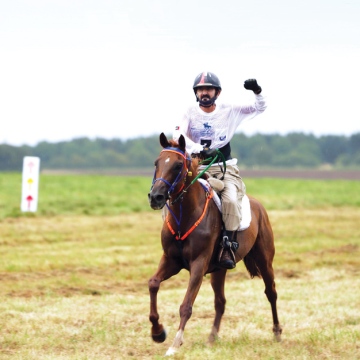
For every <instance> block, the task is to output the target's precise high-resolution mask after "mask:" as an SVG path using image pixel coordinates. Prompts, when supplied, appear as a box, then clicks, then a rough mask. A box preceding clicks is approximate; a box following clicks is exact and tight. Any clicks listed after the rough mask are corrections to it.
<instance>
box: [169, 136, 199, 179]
mask: <svg viewBox="0 0 360 360" xmlns="http://www.w3.org/2000/svg"><path fill="white" fill-rule="evenodd" d="M169 144H170V146H171V147H177V148H178V147H179V143H178V142H177V141H176V140H173V139H171V140H169ZM186 154H187V153H186ZM187 156H188V157H189V158H190V159H191V170H192V171H193V172H194V174H197V172H198V171H197V169H198V166H199V159H198V158H197V157H194V158H192V157H191V156H190V155H189V154H187Z"/></svg>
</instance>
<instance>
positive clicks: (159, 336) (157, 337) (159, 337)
mask: <svg viewBox="0 0 360 360" xmlns="http://www.w3.org/2000/svg"><path fill="white" fill-rule="evenodd" d="M151 337H152V339H153V340H154V341H155V342H157V343H163V342H164V341H165V340H166V330H165V329H163V331H162V332H161V333H160V334H151Z"/></svg>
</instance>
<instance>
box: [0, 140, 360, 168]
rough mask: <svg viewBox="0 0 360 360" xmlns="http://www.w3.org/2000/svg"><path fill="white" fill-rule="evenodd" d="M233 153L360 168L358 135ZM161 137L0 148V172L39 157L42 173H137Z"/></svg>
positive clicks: (246, 143) (249, 161)
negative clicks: (82, 171) (33, 157)
mask: <svg viewBox="0 0 360 360" xmlns="http://www.w3.org/2000/svg"><path fill="white" fill-rule="evenodd" d="M231 149H232V151H231V153H232V156H233V157H237V158H238V160H239V162H238V163H239V165H240V166H241V167H247V168H254V167H256V168H269V167H277V168H316V167H319V166H321V165H324V164H328V165H330V166H332V167H334V168H355V169H357V168H360V133H356V134H353V135H351V136H340V135H339V136H338V135H325V136H320V137H316V136H314V135H311V134H304V133H289V134H287V135H278V134H272V135H264V134H256V135H252V136H246V135H244V134H236V135H235V136H234V137H233V139H232V140H231ZM160 150H161V146H160V144H159V137H158V136H149V137H142V138H136V139H130V140H121V139H111V140H107V139H103V138H96V139H89V138H86V137H83V138H77V139H73V140H69V141H62V142H57V143H50V142H46V141H44V142H40V143H38V144H37V145H35V146H29V145H23V146H12V145H8V144H0V171H21V170H22V162H23V157H24V156H38V157H40V159H41V168H42V169H70V170H71V169H73V170H87V169H104V170H105V169H110V168H111V169H129V168H132V169H136V168H149V167H152V166H153V163H154V160H155V159H156V157H157V156H158V154H159V152H160Z"/></svg>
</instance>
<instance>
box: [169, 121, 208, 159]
mask: <svg viewBox="0 0 360 360" xmlns="http://www.w3.org/2000/svg"><path fill="white" fill-rule="evenodd" d="M188 128H189V118H188V116H187V115H186V114H185V116H184V118H183V120H182V121H181V122H180V123H179V124H178V125H176V126H175V129H174V133H173V139H174V140H176V141H178V140H179V137H180V135H183V136H184V138H185V142H186V151H187V152H188V153H189V154H190V155H192V154H199V153H200V151H202V150H203V145H201V144H197V143H195V142H194V141H192V140H191V139H190V138H189V137H188V136H187V132H188Z"/></svg>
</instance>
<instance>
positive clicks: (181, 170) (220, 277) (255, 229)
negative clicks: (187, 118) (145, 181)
mask: <svg viewBox="0 0 360 360" xmlns="http://www.w3.org/2000/svg"><path fill="white" fill-rule="evenodd" d="M160 144H161V146H162V147H163V150H162V151H161V152H160V155H159V157H158V158H157V159H156V161H155V173H154V179H153V183H152V187H151V190H150V193H149V194H148V197H149V203H150V206H151V208H152V209H154V210H160V209H162V208H163V207H164V206H165V205H166V206H167V207H168V215H167V218H166V220H165V221H164V224H163V228H162V231H161V242H162V248H163V250H164V253H163V255H162V257H161V259H160V263H159V266H158V269H157V271H156V272H155V274H154V276H152V277H151V279H150V280H149V292H150V316H149V319H150V322H151V323H152V329H151V335H152V339H153V340H154V341H155V342H158V343H161V342H164V341H165V339H166V331H165V329H164V327H163V325H162V324H161V323H159V314H158V310H157V293H158V291H159V288H160V283H161V282H162V281H164V280H167V279H169V278H170V277H172V276H173V275H175V274H177V273H179V271H180V270H181V269H184V268H185V269H187V270H188V271H189V273H190V279H189V284H188V288H187V291H186V294H185V298H184V300H183V302H182V304H181V306H180V324H179V328H178V332H177V334H176V336H175V339H174V341H173V343H172V345H171V347H170V348H169V349H168V351H167V352H166V355H172V354H174V353H175V352H176V351H177V350H178V349H179V347H180V346H181V345H182V343H183V336H184V329H185V325H186V323H187V321H188V320H189V319H190V317H191V314H192V307H193V304H194V301H195V298H196V296H197V294H198V292H199V289H200V286H201V284H202V280H203V277H204V275H205V274H208V273H211V286H212V288H213V291H214V295H215V319H214V322H213V326H212V329H211V332H210V335H209V342H211V343H212V342H214V341H215V340H216V339H217V337H218V332H219V328H220V322H221V318H222V316H223V314H224V311H225V302H226V299H225V293H224V285H225V276H226V271H227V270H226V269H223V268H220V267H219V266H218V264H217V254H218V251H219V246H220V245H219V243H220V240H221V234H222V218H221V213H220V211H219V209H218V207H217V205H216V204H215V202H214V201H213V200H212V199H211V197H212V195H213V193H212V190H211V189H210V190H209V189H208V190H207V191H205V190H204V188H203V185H202V184H201V182H200V181H197V180H196V177H197V175H198V170H197V163H198V160H195V159H191V158H190V157H189V155H188V154H187V153H186V150H185V145H186V144H185V139H184V137H183V136H182V135H181V136H180V138H179V141H178V142H175V141H173V140H170V141H168V139H167V138H166V136H165V135H164V133H162V134H161V135H160ZM225 176H226V174H225ZM249 198H250V206H251V217H252V219H251V223H250V226H249V227H248V228H247V229H246V230H243V231H240V232H239V233H238V237H237V239H238V243H239V249H238V250H237V251H236V261H237V262H238V261H240V260H244V263H245V266H246V268H247V270H248V272H249V273H250V275H251V277H252V278H253V277H254V276H258V277H262V279H263V280H264V283H265V294H266V296H267V298H268V300H269V302H270V304H271V311H272V318H273V333H274V335H275V339H276V340H277V341H280V339H281V331H282V329H281V326H280V324H279V320H278V315H277V308H276V299H277V293H276V289H275V282H274V271H273V267H272V262H273V258H274V254H275V247H274V236H273V232H272V228H271V225H270V222H269V218H268V215H267V213H266V210H265V209H264V207H263V206H262V205H261V204H260V202H259V201H257V200H255V199H254V198H252V197H250V196H249Z"/></svg>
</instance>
